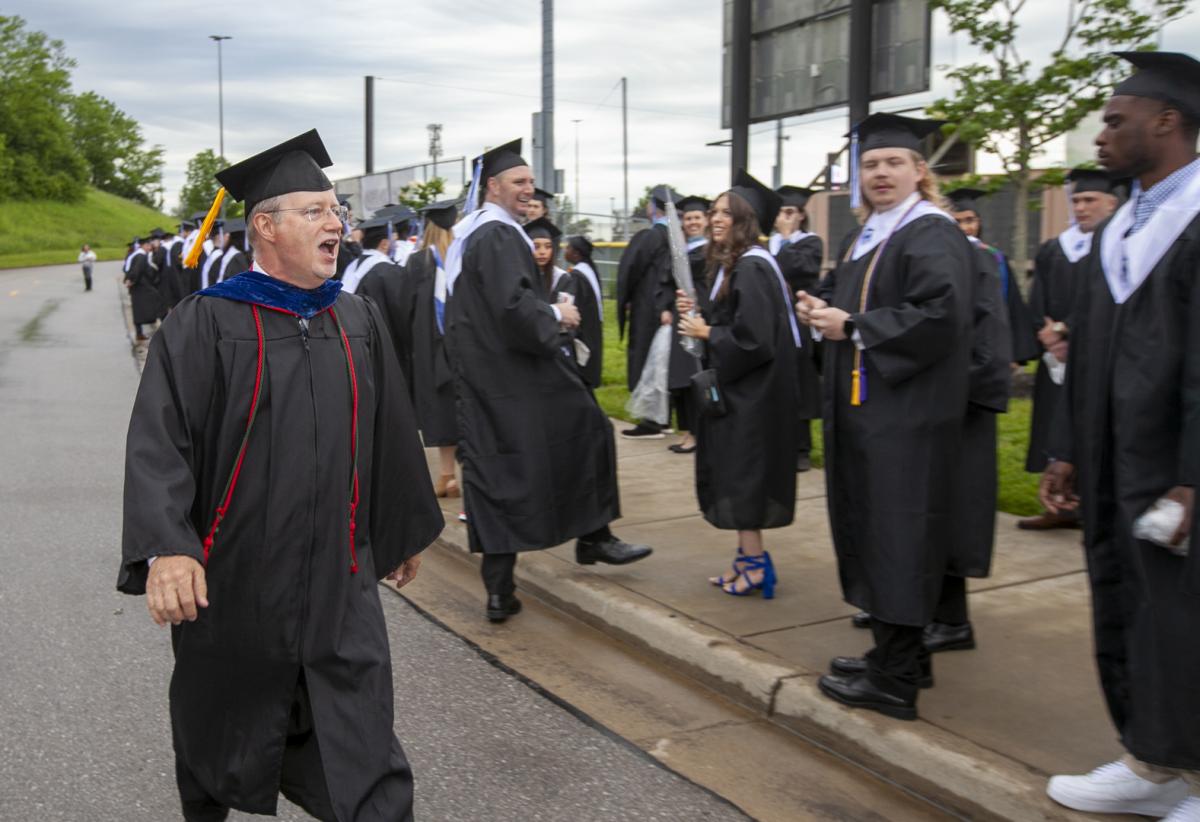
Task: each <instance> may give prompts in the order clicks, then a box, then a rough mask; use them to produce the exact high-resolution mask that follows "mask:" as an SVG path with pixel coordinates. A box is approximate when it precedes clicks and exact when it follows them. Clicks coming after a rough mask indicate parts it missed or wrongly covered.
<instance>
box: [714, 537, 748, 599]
mask: <svg viewBox="0 0 1200 822" xmlns="http://www.w3.org/2000/svg"><path fill="white" fill-rule="evenodd" d="M745 558H746V555H745V553H743V552H742V546H740V545H739V546H738V549H737V556H736V557H734V558H733V578H732V579H726V578H725V575H724V574H721V576H719V577H709V578H708V582H709V584H710V585H716V586H717V587H718V588H723V587H725V586H726V585H729V584H730V583H731V582H734V581H735V580H736V579H737V578H738V577H739V576H741V573H742V565H743V564H744V563H745Z"/></svg>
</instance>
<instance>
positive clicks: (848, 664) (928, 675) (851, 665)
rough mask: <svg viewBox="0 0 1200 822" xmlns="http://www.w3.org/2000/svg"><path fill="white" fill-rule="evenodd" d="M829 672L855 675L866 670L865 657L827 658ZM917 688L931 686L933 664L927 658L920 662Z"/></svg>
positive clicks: (839, 674) (840, 674)
mask: <svg viewBox="0 0 1200 822" xmlns="http://www.w3.org/2000/svg"><path fill="white" fill-rule="evenodd" d="M829 672H830V673H832V674H837V675H838V676H856V675H858V674H865V673H866V672H867V660H866V657H861V656H835V657H834V658H833V659H831V660H829ZM917 687H918V688H932V687H933V665H931V664H930V663H929V660H925V661H924V662H922V663H921V678H920V679H918V680H917Z"/></svg>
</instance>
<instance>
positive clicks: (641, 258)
mask: <svg viewBox="0 0 1200 822" xmlns="http://www.w3.org/2000/svg"><path fill="white" fill-rule="evenodd" d="M645 243H646V232H645V231H641V232H638V233H637V234H634V235H633V237H631V238H630V240H629V245H627V246H626V247H625V253H624V254H622V255H621V260H620V262H619V263H618V264H617V337H618V339H624V337H625V321H626V320H627V319H628V317H627V316H626V314H627V310H626V305H627V304H628V303H629V301H630V300H631V299H633V294H634V291H635V290H636V289H637V285H638V280H639V279H641V277H642V276H643V275H644V274H643V269H644V268H645V266H646V262H645V255H644V253H643V252H644V246H645Z"/></svg>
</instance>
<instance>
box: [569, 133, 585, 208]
mask: <svg viewBox="0 0 1200 822" xmlns="http://www.w3.org/2000/svg"><path fill="white" fill-rule="evenodd" d="M571 122H572V123H574V124H575V213H576V214H578V213H579V209H580V208H581V207H582V206H580V204H579V124H580V123H581V122H583V121H582V120H572V121H571Z"/></svg>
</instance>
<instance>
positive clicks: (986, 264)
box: [946, 248, 1012, 577]
mask: <svg viewBox="0 0 1200 822" xmlns="http://www.w3.org/2000/svg"><path fill="white" fill-rule="evenodd" d="M974 256H975V260H976V263H977V266H976V272H977V273H976V282H975V302H974V307H975V310H974V328H973V336H972V343H971V369H970V375H969V385H968V389H967V408H966V416H965V418H964V419H963V432H962V449H961V451H960V462H959V466H960V468H961V471H962V476H961V479H960V480H959V482H958V484H957V486H956V488H955V490H956V492H957V494H958V502H957V503H956V505H955V509H954V510H955V514H956V515H957V516H958V525H957V527H956V528H955V529H954V533H955V540H954V543H953V545H952V547H951V550H950V556H949V560H948V562H947V564H946V569H947V570H946V573H948V574H951V575H953V576H958V577H986V576H987V575H988V574H989V573H990V571H991V567H992V551H993V548H994V546H995V540H996V493H997V477H996V415H997V414H1003V413H1004V412H1005V411H1007V410H1008V395H1009V384H1010V376H1009V375H1010V373H1011V369H1010V363H1012V348H1011V346H1012V336H1011V335H1010V334H1009V330H1008V312H1007V311H1006V310H1005V303H1004V295H1003V293H1002V291H1001V283H1000V272H999V269H998V266H997V264H996V260H995V258H994V257H993V256H992V255H991V254H988V253H987V252H986V251H984V250H983V249H979V248H976V249H975V255H974Z"/></svg>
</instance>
